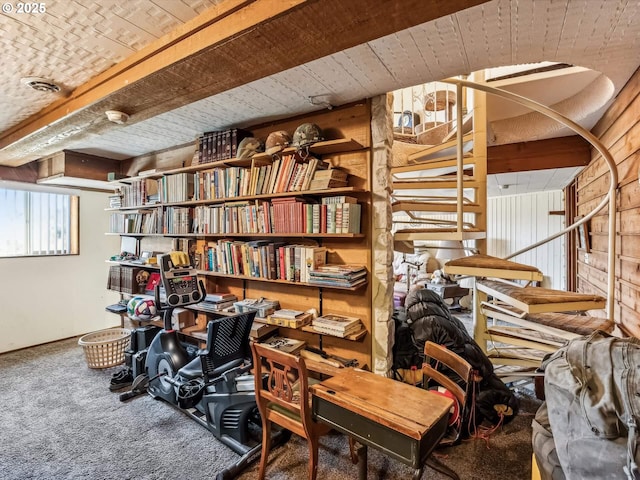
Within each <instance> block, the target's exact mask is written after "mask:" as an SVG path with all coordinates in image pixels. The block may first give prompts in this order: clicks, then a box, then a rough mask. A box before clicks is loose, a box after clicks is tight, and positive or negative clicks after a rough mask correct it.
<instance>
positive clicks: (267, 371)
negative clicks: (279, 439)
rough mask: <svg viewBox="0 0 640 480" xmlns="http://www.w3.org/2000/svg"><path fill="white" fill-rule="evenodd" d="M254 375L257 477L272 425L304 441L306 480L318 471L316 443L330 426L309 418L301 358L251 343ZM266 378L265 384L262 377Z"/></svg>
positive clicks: (263, 468)
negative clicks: (259, 444)
mask: <svg viewBox="0 0 640 480" xmlns="http://www.w3.org/2000/svg"><path fill="white" fill-rule="evenodd" d="M251 351H252V353H253V365H254V369H255V371H254V374H255V384H256V387H255V395H256V402H257V404H258V409H259V410H260V415H261V417H262V456H261V458H260V469H259V472H258V478H259V479H260V480H264V478H265V471H266V467H267V460H268V456H269V449H270V447H271V445H270V443H271V442H270V441H271V424H272V423H275V424H277V425H280V426H281V427H283V428H286V429H287V430H290V431H291V432H293V433H296V434H298V435H300V436H301V437H303V438H306V439H307V442H308V445H309V479H310V480H315V478H316V474H317V471H318V442H319V438H320V436H321V435H325V434H327V433H328V432H329V430H330V427H328V426H326V425H324V424H321V423H316V422H314V421H313V419H312V418H311V402H310V399H311V395H310V393H309V388H308V386H309V380H308V376H307V367H306V365H305V361H304V359H303V358H300V357H296V356H293V355H290V354H287V353H283V352H279V351H277V350H274V349H272V348H268V347H265V346H263V345H260V344H258V343H251ZM265 376H266V377H267V381H266V385H265V384H263V377H265Z"/></svg>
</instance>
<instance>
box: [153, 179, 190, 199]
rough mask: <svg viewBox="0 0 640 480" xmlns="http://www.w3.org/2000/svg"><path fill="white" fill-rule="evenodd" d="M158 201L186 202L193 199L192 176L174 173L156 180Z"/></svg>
mask: <svg viewBox="0 0 640 480" xmlns="http://www.w3.org/2000/svg"><path fill="white" fill-rule="evenodd" d="M156 181H157V183H158V186H157V190H158V192H159V197H160V201H161V202H163V203H172V202H188V201H190V200H191V199H193V174H192V173H176V174H175V175H166V176H164V177H161V178H159V179H158V180H156Z"/></svg>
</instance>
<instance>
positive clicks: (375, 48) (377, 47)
mask: <svg viewBox="0 0 640 480" xmlns="http://www.w3.org/2000/svg"><path fill="white" fill-rule="evenodd" d="M217 3H219V2H218V0H130V1H128V2H123V1H121V0H86V1H85V0H82V1H80V0H78V1H69V0H48V1H47V2H46V7H47V15H43V16H33V15H32V16H30V17H29V18H28V19H26V18H24V17H19V15H17V14H9V15H0V47H1V48H2V50H3V68H2V69H1V70H0V84H2V85H3V90H2V91H0V131H5V130H6V129H7V128H9V127H10V126H12V125H15V124H17V123H19V122H20V121H22V120H24V119H26V118H27V117H28V116H30V115H32V114H35V113H37V112H38V111H40V110H41V109H42V108H43V107H44V106H46V105H47V104H49V103H51V102H53V101H55V100H56V98H58V97H55V96H53V95H45V94H42V93H40V92H35V91H33V90H30V89H27V88H26V87H24V86H22V85H20V84H19V78H20V77H22V76H28V75H36V76H43V77H45V78H52V79H53V80H56V81H58V82H60V83H62V84H63V86H65V87H66V88H68V89H73V88H75V87H76V86H78V85H81V84H83V83H85V82H86V81H88V80H89V79H91V78H92V77H94V76H95V75H97V74H98V73H100V72H102V71H104V70H105V69H107V68H109V67H110V66H112V65H114V64H115V63H117V62H119V61H121V60H123V59H125V58H127V57H128V56H130V55H131V54H132V53H133V52H135V51H138V50H140V49H141V48H143V47H144V46H145V45H148V44H149V43H150V42H152V41H154V40H155V39H157V38H160V37H161V36H162V35H164V34H166V33H168V32H170V31H172V30H173V29H175V28H176V27H177V26H178V25H180V24H182V23H184V22H186V21H188V20H190V19H192V18H194V17H195V16H196V15H198V14H199V13H202V12H203V11H204V10H205V9H206V8H209V7H211V6H212V5H215V4H217ZM541 60H548V61H560V62H566V63H571V64H575V65H578V66H585V67H589V68H591V69H594V70H597V71H600V72H603V73H604V74H605V75H607V76H608V77H609V78H610V79H611V80H612V81H613V83H614V85H615V92H616V93H617V92H618V91H619V90H620V89H621V88H622V86H623V85H624V84H625V83H626V81H627V80H628V79H629V77H630V76H631V75H632V74H633V72H634V71H635V70H636V69H637V68H638V65H639V64H640V2H638V1H636V0H571V1H568V0H564V1H559V0H535V1H532V0H493V1H490V2H487V3H484V4H482V5H479V6H477V7H473V8H471V9H468V10H466V11H462V12H458V13H457V14H455V15H451V16H447V17H443V18H441V19H438V20H435V21H432V22H428V23H425V24H422V25H418V26H415V27H413V28H410V29H407V30H404V31H399V32H396V33H394V34H391V35H388V36H385V37H383V38H379V39H376V40H374V41H371V42H368V43H367V44H363V45H358V46H356V47H353V48H349V49H347V50H345V51H342V52H338V53H336V54H334V55H330V56H327V57H324V58H320V59H317V60H314V61H312V62H309V63H307V64H305V65H301V66H298V67H295V68H292V69H289V70H286V71H284V72H280V73H277V74H274V75H272V76H270V77H268V78H264V79H260V80H256V81H253V82H251V83H249V84H247V85H244V86H241V87H237V88H234V89H232V90H229V91H226V92H222V93H220V94H217V95H215V96H213V97H210V98H206V99H203V100H200V101H198V102H195V103H192V104H190V105H185V106H183V107H180V108H178V109H175V110H173V111H171V112H168V113H164V114H161V115H158V116H156V117H154V118H150V119H148V120H144V121H140V122H136V119H135V116H134V117H133V118H132V119H131V123H130V124H128V125H125V126H123V127H122V128H118V129H115V130H113V131H112V132H108V133H105V134H104V135H100V136H96V135H81V134H77V135H74V136H70V137H69V140H68V143H65V144H64V145H63V146H61V148H67V149H83V150H87V149H94V150H101V151H102V152H103V154H104V155H106V156H111V157H114V158H127V157H131V156H136V155H141V154H144V153H148V152H149V151H154V150H161V149H165V148H169V147H171V146H174V145H180V144H184V143H188V142H192V141H193V140H194V138H195V137H196V136H197V135H198V134H201V133H202V132H204V131H210V130H220V129H225V128H229V127H232V126H247V125H251V124H256V123H260V122H263V121H268V120H273V119H276V118H279V117H285V116H292V115H297V114H301V113H305V112H309V111H313V110H317V109H319V108H320V107H318V106H314V105H311V103H310V102H309V97H312V96H319V97H318V98H317V101H318V102H323V101H328V102H330V103H332V104H334V105H340V104H343V103H348V102H351V101H356V100H360V99H362V98H365V97H371V96H374V95H378V94H382V93H385V92H387V91H392V90H395V89H398V88H400V87H406V86H411V85H417V84H421V83H424V82H428V81H433V80H438V79H442V78H446V77H449V76H452V75H457V74H461V73H468V72H470V71H472V70H476V69H480V68H485V67H489V66H500V65H508V64H513V63H525V62H533V61H541ZM490 115H491V112H489V116H490ZM505 175H514V177H513V178H511V177H502V176H501V177H499V178H490V180H489V188H490V189H491V188H494V186H495V187H496V189H497V185H498V183H502V184H504V183H508V184H513V185H517V184H522V185H524V184H527V185H529V184H530V182H528V181H525V176H523V177H522V178H520V177H518V175H517V174H505ZM534 176H535V177H538V174H537V173H536V174H528V177H527V178H529V179H532V178H533V177H534ZM571 178H572V176H571V174H570V173H567V172H566V171H564V170H563V171H562V172H561V171H555V173H554V174H553V175H551V179H549V178H547V177H545V176H544V174H540V176H539V178H537V179H536V181H537V182H544V184H545V185H546V187H545V188H551V189H552V188H556V187H555V184H554V183H553V182H554V181H555V182H556V183H558V182H562V183H564V184H563V185H559V186H558V187H557V188H562V187H563V186H564V185H566V183H567V182H568V181H570V179H571ZM492 182H493V184H495V185H494V186H492V185H493V184H492ZM521 188H525V187H524V186H523V187H521ZM526 188H529V187H526ZM505 192H508V193H512V192H513V190H509V191H499V192H498V194H505Z"/></svg>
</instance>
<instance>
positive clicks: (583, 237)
mask: <svg viewBox="0 0 640 480" xmlns="http://www.w3.org/2000/svg"><path fill="white" fill-rule="evenodd" d="M581 218H583V217H577V218H576V221H577V220H580V219H581ZM577 232H578V248H581V249H584V251H585V252H586V253H591V246H590V245H589V226H588V225H587V223H586V222H585V223H583V224H582V225H580V226H579V227H578V228H577Z"/></svg>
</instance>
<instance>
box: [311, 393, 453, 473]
mask: <svg viewBox="0 0 640 480" xmlns="http://www.w3.org/2000/svg"><path fill="white" fill-rule="evenodd" d="M313 414H314V418H315V419H316V421H319V422H323V423H326V424H327V425H331V426H332V427H333V428H335V429H336V430H338V431H339V432H342V433H345V434H347V435H350V436H352V437H354V438H355V439H356V440H358V441H359V442H360V443H362V444H363V445H367V446H370V447H373V448H377V449H379V450H381V451H382V452H383V453H385V454H386V455H388V456H390V457H392V458H395V459H396V460H398V461H400V462H402V463H405V464H407V465H410V466H411V467H413V468H420V466H422V465H423V464H424V461H425V460H426V459H427V457H428V456H429V454H430V453H431V451H432V450H433V449H434V448H435V447H436V445H437V444H438V442H439V441H440V439H441V438H442V437H443V436H444V434H445V431H446V428H447V420H448V416H447V415H444V416H443V417H442V418H441V419H440V420H439V421H438V422H437V423H436V424H435V425H434V426H433V427H432V428H431V429H429V431H428V432H426V433H425V435H424V437H422V439H421V440H416V439H414V438H411V437H408V436H406V435H404V434H402V433H400V432H397V431H396V430H393V429H392V428H389V427H386V426H384V425H382V424H380V423H378V422H376V421H373V420H371V419H368V418H366V417H363V416H362V415H359V414H357V413H354V412H351V411H349V410H347V409H345V408H343V407H340V406H338V405H336V404H334V403H331V402H329V401H327V400H324V399H322V398H319V397H317V396H315V395H314V396H313Z"/></svg>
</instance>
